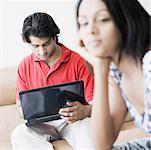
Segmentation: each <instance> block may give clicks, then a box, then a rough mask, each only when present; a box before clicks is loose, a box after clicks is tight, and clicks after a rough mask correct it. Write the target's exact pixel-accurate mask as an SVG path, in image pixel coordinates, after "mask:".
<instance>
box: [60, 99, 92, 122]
mask: <svg viewBox="0 0 151 150" xmlns="http://www.w3.org/2000/svg"><path fill="white" fill-rule="evenodd" d="M67 105H68V106H69V107H66V108H61V109H60V110H59V114H60V115H61V118H63V119H65V120H66V121H67V122H68V123H73V122H75V121H78V120H81V119H83V118H86V117H89V116H90V115H91V105H83V104H81V103H80V102H78V101H76V102H67Z"/></svg>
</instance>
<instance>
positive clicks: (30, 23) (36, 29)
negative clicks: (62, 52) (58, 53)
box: [22, 12, 60, 43]
mask: <svg viewBox="0 0 151 150" xmlns="http://www.w3.org/2000/svg"><path fill="white" fill-rule="evenodd" d="M59 33H60V29H59V28H58V26H57V25H56V23H55V22H54V20H53V18H52V17H51V16H50V15H48V14H46V13H41V12H38V13H34V14H31V15H30V16H28V17H27V18H26V19H25V20H24V23H23V28H22V38H23V40H24V41H25V42H28V43H30V42H31V41H30V39H29V37H30V36H35V37H38V38H47V37H48V38H50V39H51V38H53V39H54V38H55V37H56V43H58V34H59Z"/></svg>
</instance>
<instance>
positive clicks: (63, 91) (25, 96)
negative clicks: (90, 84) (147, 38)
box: [19, 80, 87, 120]
mask: <svg viewBox="0 0 151 150" xmlns="http://www.w3.org/2000/svg"><path fill="white" fill-rule="evenodd" d="M19 95H20V100H21V105H22V109H23V114H24V119H25V120H30V119H32V120H33V119H36V118H41V117H47V116H49V120H54V119H59V118H60V117H59V114H58V111H59V109H60V108H62V107H64V106H65V105H66V100H67V99H68V100H71V101H79V102H81V103H82V104H87V102H86V101H85V98H84V83H83V81H81V80H80V81H75V82H68V83H63V84H57V85H52V86H47V87H42V88H37V89H32V90H26V91H21V92H20V93H19ZM56 114H58V117H57V118H53V117H54V115H56ZM51 116H52V119H51Z"/></svg>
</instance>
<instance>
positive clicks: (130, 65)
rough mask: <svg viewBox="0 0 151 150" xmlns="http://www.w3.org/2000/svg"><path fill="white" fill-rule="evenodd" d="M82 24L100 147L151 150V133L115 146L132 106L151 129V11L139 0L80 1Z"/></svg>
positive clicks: (134, 114)
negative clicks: (91, 68)
mask: <svg viewBox="0 0 151 150" xmlns="http://www.w3.org/2000/svg"><path fill="white" fill-rule="evenodd" d="M77 23H78V27H79V34H80V39H81V40H80V46H81V47H82V49H81V51H79V52H78V53H79V54H80V55H81V56H83V57H84V58H85V59H86V60H87V61H88V62H89V63H90V64H91V65H92V67H93V73H94V77H95V93H94V101H93V109H92V119H91V125H92V131H93V138H94V143H95V146H96V149H98V150H100V149H101V150H102V149H105V150H106V149H111V148H113V149H114V148H115V149H122V148H123V149H126V148H127V149H129V148H131V149H151V138H146V139H141V140H136V141H135V142H133V141H132V142H128V143H126V144H125V145H121V146H113V144H114V142H115V140H116V138H117V136H118V133H119V131H120V129H121V127H122V124H123V122H124V120H125V117H126V114H127V112H128V111H129V112H130V113H131V115H132V117H133V118H134V120H135V122H136V124H137V125H138V126H139V127H141V128H143V129H144V130H145V131H147V132H149V133H151V51H150V50H149V49H150V16H149V14H148V13H147V12H146V11H145V10H144V9H143V7H142V6H141V5H140V3H139V2H138V1H137V0H130V1H128V0H93V1H92V0H80V1H79V3H78V6H77ZM98 131H99V132H98Z"/></svg>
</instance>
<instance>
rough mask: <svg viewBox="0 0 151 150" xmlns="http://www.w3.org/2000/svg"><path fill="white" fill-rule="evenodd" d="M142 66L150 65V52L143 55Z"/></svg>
mask: <svg viewBox="0 0 151 150" xmlns="http://www.w3.org/2000/svg"><path fill="white" fill-rule="evenodd" d="M143 64H145V65H149V64H150V65H151V50H149V51H148V52H147V53H146V54H145V55H144V58H143Z"/></svg>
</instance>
